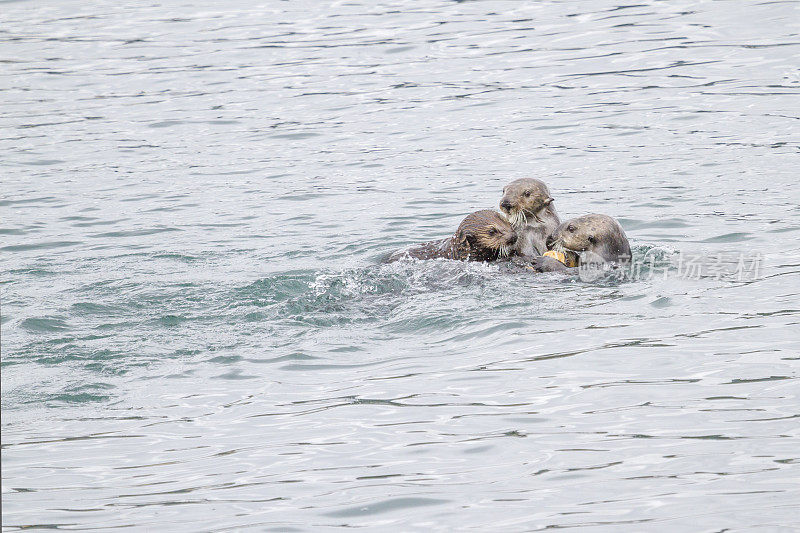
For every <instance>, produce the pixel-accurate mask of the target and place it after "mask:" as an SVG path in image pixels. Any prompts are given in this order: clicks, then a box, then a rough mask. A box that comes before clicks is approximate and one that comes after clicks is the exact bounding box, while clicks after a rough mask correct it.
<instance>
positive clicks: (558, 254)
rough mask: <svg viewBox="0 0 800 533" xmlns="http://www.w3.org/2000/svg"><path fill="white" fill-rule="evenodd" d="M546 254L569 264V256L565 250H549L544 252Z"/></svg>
mask: <svg viewBox="0 0 800 533" xmlns="http://www.w3.org/2000/svg"><path fill="white" fill-rule="evenodd" d="M544 256H545V257H552V258H553V259H555V260H556V261H560V262H562V263H564V264H567V256H566V255H564V253H563V252H556V251H555V250H547V251H546V252H545V253H544Z"/></svg>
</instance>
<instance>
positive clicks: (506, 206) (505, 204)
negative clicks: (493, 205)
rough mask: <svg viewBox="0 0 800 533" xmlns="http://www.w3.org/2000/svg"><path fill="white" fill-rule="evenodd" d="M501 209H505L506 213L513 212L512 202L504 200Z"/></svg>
mask: <svg viewBox="0 0 800 533" xmlns="http://www.w3.org/2000/svg"><path fill="white" fill-rule="evenodd" d="M500 209H504V210H506V211H509V210H511V202H509V201H508V200H503V201H502V202H500Z"/></svg>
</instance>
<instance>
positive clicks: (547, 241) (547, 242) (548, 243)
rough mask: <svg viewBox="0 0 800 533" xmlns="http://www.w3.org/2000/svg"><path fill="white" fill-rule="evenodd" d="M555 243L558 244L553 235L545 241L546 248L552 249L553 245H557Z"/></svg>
mask: <svg viewBox="0 0 800 533" xmlns="http://www.w3.org/2000/svg"><path fill="white" fill-rule="evenodd" d="M555 242H556V239H555V237H553V236H552V235H548V236H547V240H545V246H547V247H548V248H550V247H551V246H553V244H555Z"/></svg>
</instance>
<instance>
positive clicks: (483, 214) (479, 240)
mask: <svg viewBox="0 0 800 533" xmlns="http://www.w3.org/2000/svg"><path fill="white" fill-rule="evenodd" d="M516 240H517V234H516V232H515V231H514V228H512V227H511V224H509V222H508V221H507V220H506V219H505V218H503V216H502V215H501V214H500V213H498V212H496V211H492V210H490V209H484V210H482V211H476V212H474V213H471V214H469V215H467V217H466V218H465V219H464V220H462V221H461V224H460V225H459V226H458V229H457V230H456V232H455V234H453V236H452V237H448V238H447V239H442V240H439V241H431V242H426V243H424V244H420V245H417V246H414V247H412V248H408V249H404V250H398V251H396V252H394V253H392V254H391V255H390V256H389V257H387V258H386V260H385V262H387V263H390V262H393V261H397V260H399V259H404V258H412V259H437V258H442V259H455V260H459V261H496V260H497V259H498V258H499V257H500V251H501V248H502V247H503V246H506V247H508V248H509V251H510V249H511V248H512V247H513V246H514V244H515V243H516Z"/></svg>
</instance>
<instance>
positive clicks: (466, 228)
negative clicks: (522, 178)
mask: <svg viewBox="0 0 800 533" xmlns="http://www.w3.org/2000/svg"><path fill="white" fill-rule="evenodd" d="M454 240H455V242H456V243H457V244H458V245H459V247H461V248H465V249H466V252H467V255H468V257H469V259H473V260H477V261H494V260H496V259H498V258H501V257H508V256H509V254H510V253H511V249H512V248H513V246H514V244H516V242H517V233H516V232H515V231H514V228H513V227H511V224H510V223H509V222H508V220H506V219H505V218H504V217H503V216H502V215H501V214H500V213H497V212H496V211H492V210H489V209H485V210H483V211H476V212H475V213H472V214H470V215H467V217H466V218H465V219H464V220H463V221H462V222H461V225H460V226H458V230H457V231H456V234H455V236H454Z"/></svg>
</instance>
